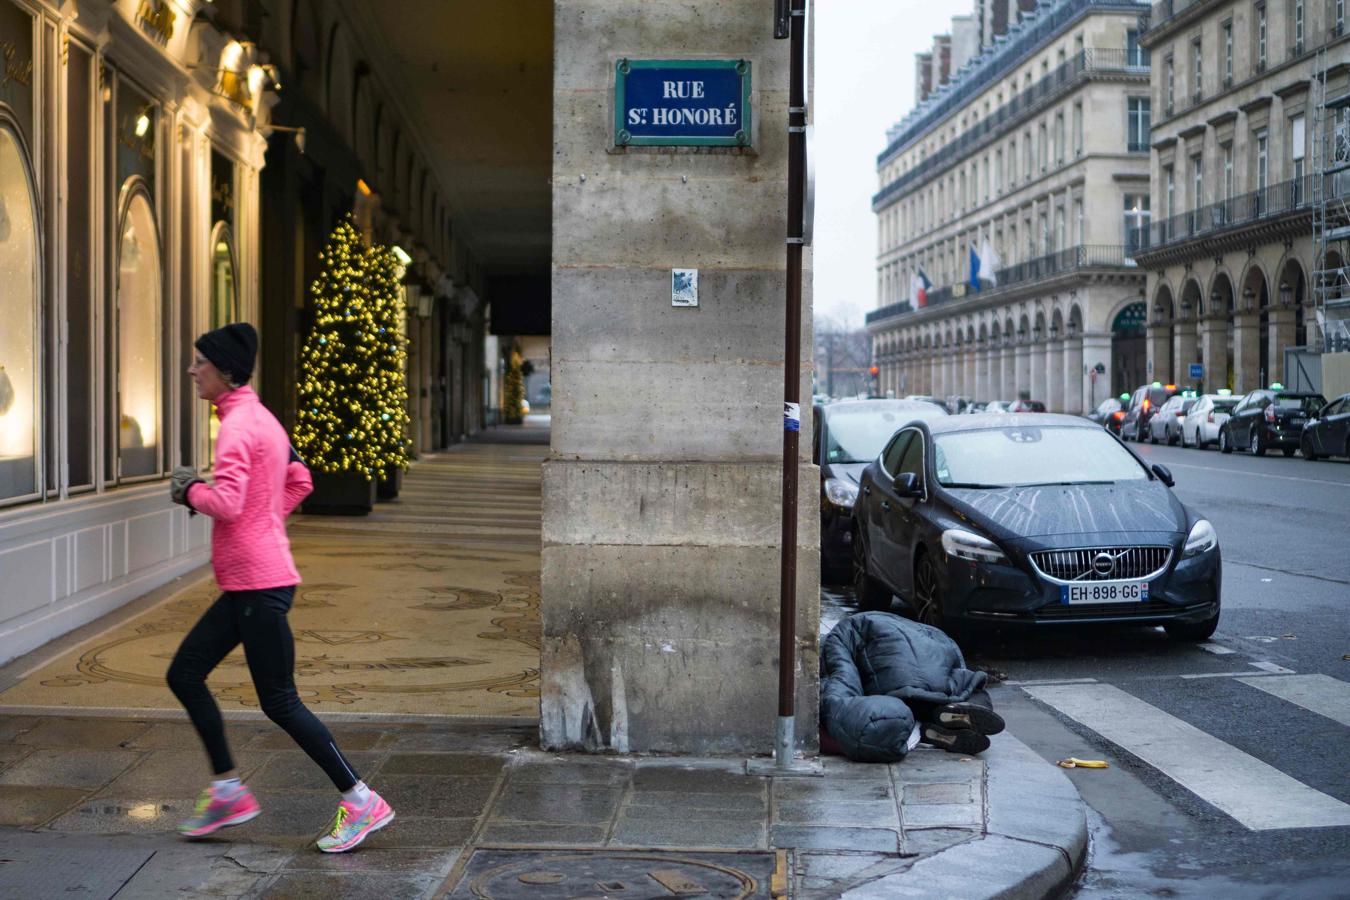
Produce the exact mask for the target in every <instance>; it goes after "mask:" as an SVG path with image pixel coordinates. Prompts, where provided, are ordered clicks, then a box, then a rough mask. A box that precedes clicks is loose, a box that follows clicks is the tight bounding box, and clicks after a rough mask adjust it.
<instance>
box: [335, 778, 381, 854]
mask: <svg viewBox="0 0 1350 900" xmlns="http://www.w3.org/2000/svg"><path fill="white" fill-rule="evenodd" d="M392 821H394V810H393V809H392V808H391V807H390V806H389V804H388V803H385V802H384V798H383V797H381V796H380V795H379V794H377V793H375V792H374V791H371V792H370V799H369V800H367V801H366V805H365V806H363V807H358V806H357V805H356V804H355V803H348V802H347V801H346V800H343V801H342V802H340V803H338V811H337V815H336V816H335V817H334V818H333V827H332V828H330V829H329V831H328V833H327V834H325V835H324V836H323V837H321V838H319V849H320V850H322V851H323V852H324V853H346V852H347V851H348V850H351V849H352V848H354V847H355V846H356V845H357V844H359V843H361V842H362V841H364V840H365V839H366V838H368V837H370V835H372V834H374V833H375V832H377V831H379V830H380V829H381V828H383V827H384V826H386V825H388V824H389V823H390V822H392Z"/></svg>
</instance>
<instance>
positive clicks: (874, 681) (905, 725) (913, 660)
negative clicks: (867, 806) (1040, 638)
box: [820, 612, 988, 762]
mask: <svg viewBox="0 0 1350 900" xmlns="http://www.w3.org/2000/svg"><path fill="white" fill-rule="evenodd" d="M820 674H821V684H820V720H821V723H822V724H823V725H824V726H825V730H826V731H827V732H828V733H829V735H830V737H832V738H834V739H835V740H836V741H838V742H839V744H840V745H841V746H842V747H843V749H844V755H845V756H847V757H848V758H849V759H852V760H857V761H858V762H895V761H897V760H899V759H903V758H904V756H905V754H906V753H908V752H909V736H910V734H911V733H912V732H913V731H914V724H915V719H914V713H913V711H912V710H911V709H910V708H909V706H908V705H907V704H906V703H905V701H906V700H917V701H925V702H929V703H955V702H958V701H961V700H968V699H969V698H970V695H971V694H973V693H975V691H977V690H979V689H980V688H982V687H984V683H985V680H986V678H987V677H988V676H986V675H985V673H984V672H972V671H971V670H969V669H967V668H966V660H965V657H964V656H962V655H961V648H960V647H958V646H956V642H955V641H953V640H952V639H951V638H949V637H947V635H946V634H944V633H943V632H942V631H940V630H939V629H937V628H933V627H931V626H928V625H921V624H919V623H918V622H913V621H911V620H909V619H905V618H901V617H900V616H897V615H895V614H893V613H885V612H869V613H859V614H858V615H855V616H850V617H849V618H847V619H844V620H843V621H842V622H840V623H839V624H838V625H836V626H835V627H834V630H833V631H831V632H830V633H829V635H828V636H827V637H826V638H825V643H824V645H823V646H822V648H821V664H820Z"/></svg>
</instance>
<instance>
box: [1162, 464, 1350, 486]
mask: <svg viewBox="0 0 1350 900" xmlns="http://www.w3.org/2000/svg"><path fill="white" fill-rule="evenodd" d="M1168 466H1169V467H1170V468H1173V469H1203V470H1204V471H1206V472H1219V473H1221V474H1224V475H1241V474H1251V475H1257V476H1258V477H1260V478H1263V479H1264V478H1279V479H1281V480H1282V481H1306V482H1307V483H1308V484H1329V485H1332V486H1333V487H1343V488H1350V484H1347V483H1346V482H1344V481H1327V480H1326V479H1324V478H1299V477H1298V476H1297V475H1267V474H1266V473H1264V472H1248V473H1243V472H1240V471H1238V470H1237V469H1219V468H1215V467H1214V466H1194V465H1191V464H1190V463H1168Z"/></svg>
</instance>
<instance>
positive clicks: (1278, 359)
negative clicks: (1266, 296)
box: [1267, 306, 1301, 384]
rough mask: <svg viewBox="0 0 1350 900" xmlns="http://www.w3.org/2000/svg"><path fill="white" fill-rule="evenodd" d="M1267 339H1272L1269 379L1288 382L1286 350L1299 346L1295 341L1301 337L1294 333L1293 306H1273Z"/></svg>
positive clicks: (1268, 315)
mask: <svg viewBox="0 0 1350 900" xmlns="http://www.w3.org/2000/svg"><path fill="white" fill-rule="evenodd" d="M1267 317H1268V318H1269V322H1268V323H1267V339H1268V340H1269V341H1270V349H1269V357H1270V374H1269V376H1268V379H1269V381H1278V382H1280V383H1281V384H1288V383H1289V377H1288V375H1287V374H1286V373H1285V371H1284V351H1285V349H1286V348H1288V347H1292V346H1298V345H1297V344H1296V343H1295V342H1296V341H1297V340H1298V339H1299V337H1301V335H1297V334H1295V333H1294V331H1295V327H1294V323H1295V315H1294V307H1292V306H1272V307H1271V308H1270V310H1269V311H1268V313H1267Z"/></svg>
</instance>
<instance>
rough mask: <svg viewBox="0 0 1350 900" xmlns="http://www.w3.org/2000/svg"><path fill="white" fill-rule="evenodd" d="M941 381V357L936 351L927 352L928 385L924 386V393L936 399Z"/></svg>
mask: <svg viewBox="0 0 1350 900" xmlns="http://www.w3.org/2000/svg"><path fill="white" fill-rule="evenodd" d="M941 381H942V357H941V355H939V353H938V351H937V350H936V349H934V350H931V351H929V356H928V383H927V384H926V385H925V389H924V393H925V394H927V395H928V396H930V397H936V396H937V391H938V386H939V384H940V383H941Z"/></svg>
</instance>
